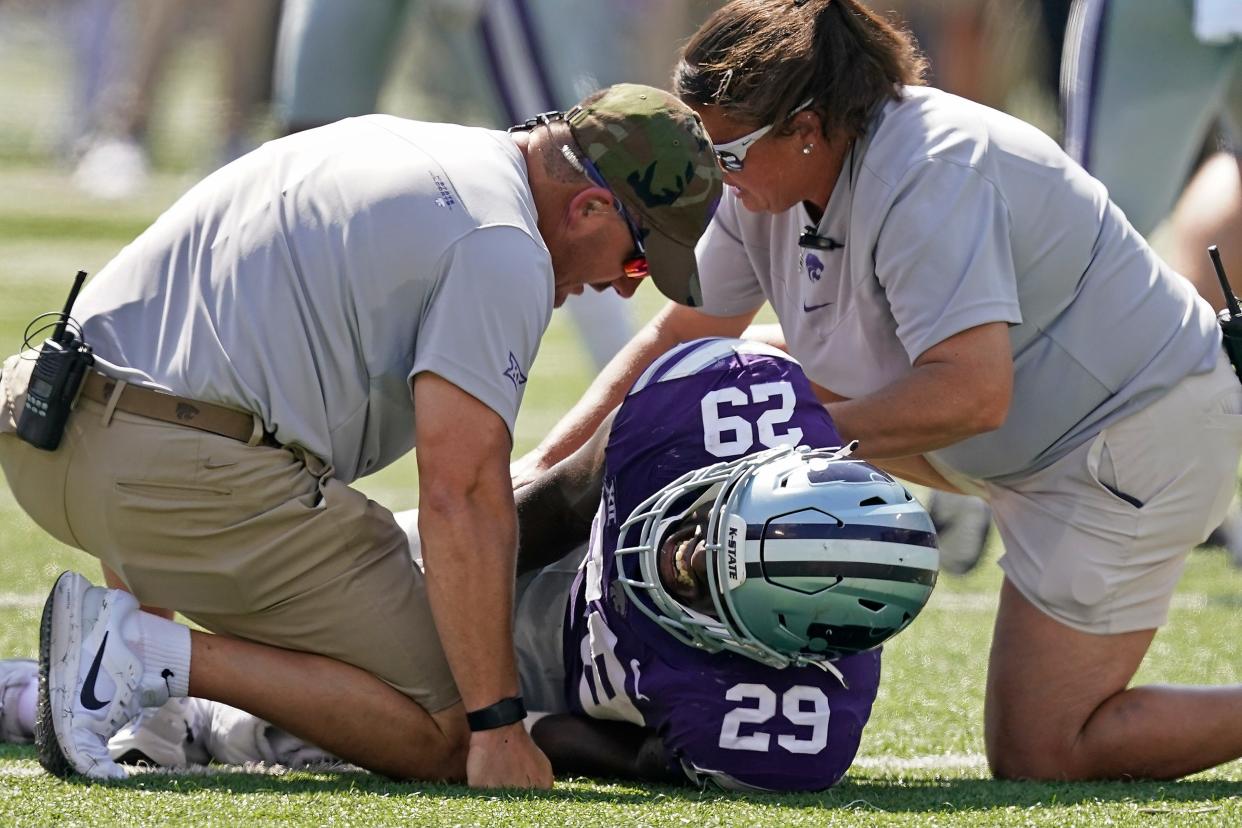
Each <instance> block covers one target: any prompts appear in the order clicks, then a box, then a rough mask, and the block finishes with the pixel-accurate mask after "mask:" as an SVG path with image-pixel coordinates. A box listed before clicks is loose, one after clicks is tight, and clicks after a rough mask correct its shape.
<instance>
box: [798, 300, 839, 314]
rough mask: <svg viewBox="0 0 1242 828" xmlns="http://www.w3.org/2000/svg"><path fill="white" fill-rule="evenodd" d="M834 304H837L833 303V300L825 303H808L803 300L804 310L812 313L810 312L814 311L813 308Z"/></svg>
mask: <svg viewBox="0 0 1242 828" xmlns="http://www.w3.org/2000/svg"><path fill="white" fill-rule="evenodd" d="M832 304H835V303H833V302H824V303H823V304H821V305H808V304H807V303H806V302H803V303H802V310H803V311H805V312H806V313H810V312H811V311H813V310H819V309H820V308H826V307H828V306H829V305H832Z"/></svg>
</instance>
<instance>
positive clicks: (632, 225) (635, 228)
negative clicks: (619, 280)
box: [508, 101, 809, 279]
mask: <svg viewBox="0 0 1242 828" xmlns="http://www.w3.org/2000/svg"><path fill="white" fill-rule="evenodd" d="M808 103H809V101H808ZM566 117H567V115H566V113H564V112H541V113H539V114H538V115H536V116H535V117H533V118H528V119H526V121H524V122H523V123H520V124H517V125H516V126H511V127H509V130H508V131H509V132H523V131H527V130H532V129H534V128H535V127H539V126H548V125H549V124H551V123H553V122H555V121H564V120H565V119H566ZM575 156H576V158H577V160H578V161H579V162H581V163H582V169H583V171H584V172H585V173H586V176H587V178H589V179H591V183H592V184H594V185H596V186H597V187H603V188H604V189H605V190H607V191H608V192H609V193H611V194H612V206H613V207H614V208H616V211H617V212H618V213H620V214H621V218H622V219H624V220H625V226H626V228H627V229H628V230H629V231H630V239H631V240H632V241H633V242H634V252H633V253H632V254H631V255H629V256H627V257H626V258H625V261H623V262H622V263H621V269H622V271H624V273H625V275H626V276H628V277H629V278H631V279H645V278H646V277H647V276H649V275H651V269H650V268H649V267H648V265H647V248H646V246H645V245H644V244H643V234H642V230H641V229H639V225H638V222H636V221H635V220H634V217H633V216H631V215H630V211H629V210H627V209H625V204H623V203H622V201H621V199H619V198H617V193H616V191H614V190H613V189H612V185H610V184H609V183H608V181H607V180H606V179H605V178H604V174H603V173H601V172H600V171H599V168H598V167H596V166H595V164H594V163H592V161H591V159H590V158H587V157H586V156H585V155H582V154H580V153H575Z"/></svg>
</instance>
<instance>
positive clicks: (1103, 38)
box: [1062, 0, 1242, 565]
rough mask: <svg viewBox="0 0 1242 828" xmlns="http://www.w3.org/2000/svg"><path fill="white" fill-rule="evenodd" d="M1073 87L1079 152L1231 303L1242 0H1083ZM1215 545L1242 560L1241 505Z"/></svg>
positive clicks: (1129, 208)
mask: <svg viewBox="0 0 1242 828" xmlns="http://www.w3.org/2000/svg"><path fill="white" fill-rule="evenodd" d="M1062 96H1063V101H1062V105H1063V108H1064V112H1065V125H1066V129H1065V148H1066V150H1067V151H1068V152H1069V154H1070V155H1071V156H1073V157H1074V158H1075V160H1077V161H1078V162H1079V163H1080V164H1082V165H1083V166H1084V167H1085V168H1086V169H1087V170H1088V171H1089V172H1090V173H1091V174H1092V175H1094V176H1095V177H1096V178H1098V179H1100V181H1102V182H1104V184H1105V186H1107V187H1108V191H1109V195H1110V196H1111V197H1112V200H1113V201H1114V202H1115V203H1116V204H1117V206H1119V207H1120V208H1121V209H1122V210H1123V211H1124V212H1125V214H1126V216H1127V218H1129V219H1130V223H1131V224H1133V225H1134V228H1135V229H1136V230H1138V231H1139V232H1140V233H1142V234H1143V235H1144V236H1149V237H1150V236H1151V235H1152V234H1153V233H1155V232H1156V230H1157V228H1158V227H1160V228H1161V229H1160V235H1162V236H1163V238H1162V244H1161V247H1162V249H1163V250H1164V253H1165V257H1166V258H1167V259H1168V261H1169V264H1170V265H1172V266H1173V269H1174V270H1176V271H1178V272H1179V273H1181V274H1182V275H1184V276H1186V277H1187V278H1189V279H1190V280H1191V282H1193V283H1194V285H1195V288H1196V289H1197V290H1198V291H1199V295H1201V296H1202V297H1203V298H1204V299H1206V300H1207V301H1208V302H1210V303H1211V304H1212V306H1213V307H1214V308H1215V309H1216V310H1220V309H1221V308H1223V307H1224V294H1223V293H1222V292H1221V289H1220V285H1219V282H1218V280H1217V277H1216V272H1215V270H1214V269H1213V267H1212V264H1211V261H1210V260H1209V258H1208V256H1207V247H1208V245H1211V244H1216V245H1218V246H1219V247H1220V252H1221V257H1222V259H1223V260H1224V264H1225V270H1226V272H1227V273H1229V275H1230V277H1231V279H1232V282H1233V285H1234V290H1235V292H1237V291H1238V290H1239V289H1242V163H1240V161H1239V157H1238V149H1239V147H1242V143H1240V142H1242V135H1240V134H1239V129H1242V3H1240V2H1237V0H1196V2H1194V3H1193V4H1192V3H1191V2H1188V0H1117V1H1115V2H1106V0H1075V2H1074V6H1073V13H1072V17H1071V20H1070V26H1069V31H1068V34H1067V36H1066V42H1065V55H1064V59H1063V73H1062ZM1162 222H1164V224H1163V226H1162ZM1208 543H1209V544H1211V545H1217V546H1224V547H1225V548H1227V549H1228V550H1229V553H1230V555H1231V557H1232V559H1233V561H1234V563H1235V564H1237V565H1242V514H1240V513H1239V512H1238V509H1237V505H1236V504H1235V505H1234V507H1233V509H1232V510H1231V511H1230V513H1229V515H1228V517H1227V518H1226V520H1225V522H1224V524H1222V526H1221V527H1220V528H1219V529H1217V530H1216V532H1214V533H1213V535H1212V537H1211V538H1209V539H1208Z"/></svg>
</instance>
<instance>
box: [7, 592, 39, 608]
mask: <svg viewBox="0 0 1242 828" xmlns="http://www.w3.org/2000/svg"><path fill="white" fill-rule="evenodd" d="M46 600H47V593H46V592H45V593H43V594H42V595H29V594H22V593H20V592H0V609H39V608H40V607H42V606H43V602H44V601H46Z"/></svg>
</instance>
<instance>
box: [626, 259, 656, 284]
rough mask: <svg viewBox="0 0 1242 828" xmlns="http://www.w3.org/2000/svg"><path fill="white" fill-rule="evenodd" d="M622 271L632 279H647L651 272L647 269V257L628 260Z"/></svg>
mask: <svg viewBox="0 0 1242 828" xmlns="http://www.w3.org/2000/svg"><path fill="white" fill-rule="evenodd" d="M621 269H622V270H624V271H625V275H626V276H629V277H630V278H631V279H645V278H646V277H647V276H648V275H649V274H650V273H651V271H650V270H649V269H648V268H647V257H646V256H635V257H634V258H632V259H626V260H625V261H624V262H623V263H622V264H621Z"/></svg>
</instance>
